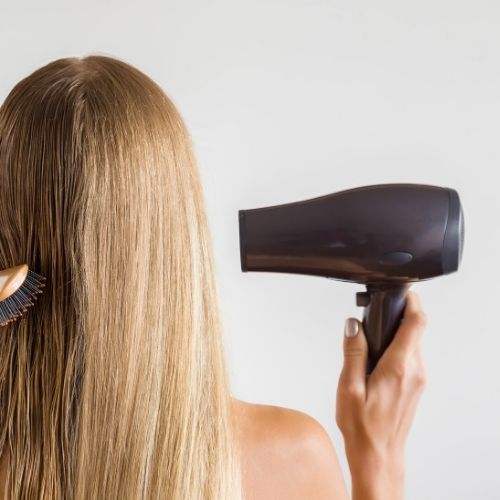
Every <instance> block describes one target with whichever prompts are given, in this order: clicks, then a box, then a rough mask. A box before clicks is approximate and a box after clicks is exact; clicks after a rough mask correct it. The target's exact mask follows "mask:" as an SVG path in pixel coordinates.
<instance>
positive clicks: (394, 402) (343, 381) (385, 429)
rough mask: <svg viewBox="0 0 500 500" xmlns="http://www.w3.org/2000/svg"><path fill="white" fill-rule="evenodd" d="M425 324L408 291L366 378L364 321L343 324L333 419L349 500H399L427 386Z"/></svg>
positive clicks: (416, 296)
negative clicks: (414, 426) (341, 448)
mask: <svg viewBox="0 0 500 500" xmlns="http://www.w3.org/2000/svg"><path fill="white" fill-rule="evenodd" d="M426 322H427V320H426V316H425V314H424V313H423V311H422V307H421V304H420V300H419V298H418V295H417V294H416V293H415V292H413V291H409V292H408V293H407V295H406V307H405V311H404V317H403V320H402V322H401V325H400V326H399V329H398V331H397V332H396V335H395V337H394V339H393V341H392V342H391V344H390V345H389V347H388V348H387V350H386V351H385V352H384V354H383V355H382V357H381V358H380V360H379V361H378V363H377V365H376V366H375V369H374V370H373V371H372V373H371V374H370V375H369V376H367V373H366V365H367V353H368V346H367V342H366V338H365V336H364V332H363V326H362V323H361V322H359V321H358V320H356V319H354V318H349V319H348V320H347V322H346V330H345V335H344V366H343V369H342V372H341V375H340V380H339V385H338V389H337V411H336V420H337V425H338V426H339V428H340V430H341V432H342V434H343V436H344V441H345V449H346V455H347V461H348V463H349V468H350V470H351V477H352V496H353V500H401V499H402V498H403V483H404V448H405V442H406V437H407V435H408V432H409V430H410V427H411V424H412V421H413V417H414V415H415V411H416V406H417V402H418V400H419V398H420V395H421V393H422V390H423V388H424V387H425V384H426V375H425V370H424V367H423V364H422V356H421V352H420V338H421V335H422V332H423V330H424V328H425V326H426Z"/></svg>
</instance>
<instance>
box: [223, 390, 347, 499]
mask: <svg viewBox="0 0 500 500" xmlns="http://www.w3.org/2000/svg"><path fill="white" fill-rule="evenodd" d="M233 407H234V411H235V415H236V417H237V421H238V422H239V424H238V425H237V429H238V430H239V433H240V442H241V444H242V446H241V450H242V472H243V491H244V492H245V495H246V500H269V499H270V498H272V499H273V500H304V499H306V498H307V499H311V500H313V499H314V500H347V499H348V498H349V496H348V494H347V490H346V487H345V483H344V479H343V477H342V472H341V469H340V466H339V462H338V460H337V455H336V453H335V450H334V447H333V444H332V442H331V439H330V437H329V435H328V433H327V432H326V430H325V429H324V428H323V426H322V425H321V424H320V423H319V422H318V421H317V420H316V419H314V418H313V417H311V416H310V415H308V414H306V413H303V412H300V411H297V410H293V409H289V408H283V407H279V406H269V405H261V404H252V403H248V402H245V401H241V400H238V399H233Z"/></svg>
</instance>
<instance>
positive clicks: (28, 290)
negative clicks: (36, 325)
mask: <svg viewBox="0 0 500 500" xmlns="http://www.w3.org/2000/svg"><path fill="white" fill-rule="evenodd" d="M44 281H45V277H44V276H41V275H40V274H37V273H35V272H34V271H32V270H31V269H28V274H27V275H26V279H25V280H24V282H23V284H22V285H21V286H20V287H19V288H18V289H17V290H16V291H15V292H14V293H13V294H12V295H11V296H10V297H8V298H6V299H5V300H2V301H0V326H4V325H7V324H8V323H10V322H11V321H14V320H16V319H18V318H19V317H20V316H22V315H23V314H24V313H25V312H26V311H27V310H28V307H30V306H32V305H33V304H34V300H36V299H37V295H38V294H40V293H42V288H43V287H44V286H45V283H44Z"/></svg>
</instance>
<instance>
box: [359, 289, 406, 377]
mask: <svg viewBox="0 0 500 500" xmlns="http://www.w3.org/2000/svg"><path fill="white" fill-rule="evenodd" d="M410 286H411V284H410V283H403V284H390V285H389V284H384V285H372V284H368V285H367V286H366V292H359V293H358V294H356V302H357V305H358V306H364V307H365V309H364V311H363V328H364V331H365V336H366V340H367V341H368V367H367V371H368V373H371V372H372V370H373V369H374V368H375V365H376V364H377V361H378V360H379V359H380V357H381V356H382V354H383V353H384V351H385V350H386V349H387V347H388V346H389V344H390V343H391V341H392V339H393V338H394V335H395V334H396V331H397V329H398V327H399V323H400V322H401V318H402V317H403V312H404V308H405V302H406V292H407V291H408V288H409V287H410Z"/></svg>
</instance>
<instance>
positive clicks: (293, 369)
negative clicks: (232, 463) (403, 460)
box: [0, 0, 500, 500]
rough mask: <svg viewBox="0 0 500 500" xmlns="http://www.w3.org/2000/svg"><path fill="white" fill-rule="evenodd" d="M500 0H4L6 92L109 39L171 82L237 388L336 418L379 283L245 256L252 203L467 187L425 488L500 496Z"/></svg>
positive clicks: (439, 314) (430, 406) (429, 335)
mask: <svg viewBox="0 0 500 500" xmlns="http://www.w3.org/2000/svg"><path fill="white" fill-rule="evenodd" d="M499 26H500V4H499V3H498V2H497V1H495V0H490V1H488V0H474V1H472V0H470V1H461V0H453V1H451V0H450V1H448V0H432V1H431V0H420V1H418V2H406V1H400V0H399V1H396V0H379V1H376V2H374V1H369V0H364V1H339V0H330V1H305V0H303V1H291V0H288V1H275V0H266V1H262V0H252V1H247V2H239V1H229V0H225V1H221V0H215V1H209V0H199V1H192V0H182V1H178V2H173V1H162V2H160V1H156V2H152V1H142V2H140V3H139V2H138V1H136V2H129V1H124V0H120V1H117V0H113V1H109V0H108V1H97V0H89V1H87V2H84V3H83V2H82V3H78V4H76V3H72V2H62V1H61V2H55V1H46V2H30V3H27V2H23V1H16V2H9V3H8V4H7V2H3V3H2V4H0V62H1V65H2V68H3V69H2V72H1V77H0V98H1V99H2V100H3V99H4V98H5V96H6V95H7V93H8V92H9V90H10V89H11V88H12V86H13V85H14V84H15V83H16V82H17V81H18V80H20V79H21V78H22V77H24V76H26V75H27V74H29V73H30V72H32V71H33V70H35V69H36V68H38V67H40V66H42V65H44V64H46V63H48V62H49V61H51V60H53V59H57V58H59V57H66V56H83V55H86V54H89V53H101V54H105V55H111V56H114V57H118V58H121V59H124V60H126V61H127V62H129V63H131V64H133V65H136V66H137V67H138V68H139V69H141V70H142V71H144V72H145V73H147V74H148V75H149V76H151V77H152V78H153V79H155V80H156V81H158V83H160V85H161V86H162V87H163V88H164V90H165V91H166V93H167V94H168V95H169V96H170V97H171V99H172V100H173V101H174V103H175V104H176V105H177V107H178V108H179V110H180V112H181V114H182V115H183V117H184V119H185V120H186V122H187V125H188V127H189V129H190V131H191V134H192V137H193V140H194V143H195V148H196V151H197V156H198V160H199V164H200V171H201V175H202V179H203V185H204V190H205V195H206V204H207V210H208V214H209V219H210V225H211V230H212V234H213V239H214V247H215V256H216V265H217V274H218V285H219V293H220V301H221V307H222V309H223V318H224V323H225V328H226V330H225V332H226V333H225V335H226V349H227V354H228V362H229V364H230V369H231V374H232V384H233V392H234V395H235V396H236V397H238V398H240V399H245V400H248V401H252V402H257V403H266V404H273V405H279V406H286V407H290V408H295V409H298V410H300V411H304V412H306V413H308V414H310V415H312V416H313V417H315V418H316V419H317V420H318V421H320V422H321V424H322V425H323V426H324V427H325V429H327V431H328V432H329V434H330V435H331V437H332V440H333V442H334V444H335V447H336V449H337V451H338V454H339V456H340V459H341V464H342V467H343V469H344V471H345V472H347V467H346V463H345V460H344V455H343V442H342V438H341V435H340V433H339V431H338V430H337V428H336V425H335V421H334V401H335V390H336V385H337V377H338V375H339V372H340V368H341V364H342V351H341V344H342V333H343V326H344V320H345V318H346V317H348V316H357V317H358V318H360V317H361V309H359V308H357V307H356V306H355V301H354V295H355V292H356V291H358V290H361V289H362V288H361V287H360V286H356V285H352V284H346V283H341V282H335V281H332V280H327V279H325V278H318V277H309V276H298V275H287V274H278V273H242V272H241V269H240V261H239V258H240V256H239V239H238V217H237V211H238V210H239V209H248V208H257V207H263V206H270V205H275V204H281V203H287V202H292V201H299V200H305V199H309V198H313V197H316V196H321V195H323V194H327V193H332V192H335V191H339V190H342V189H346V188H349V187H356V186H361V185H367V184H377V183H386V182H417V183H428V184H436V185H441V186H450V187H453V188H455V189H457V190H458V192H459V194H460V196H461V199H462V203H463V206H464V212H465V249H464V254H463V260H462V266H461V268H460V270H459V272H457V273H455V274H452V275H448V276H445V277H442V278H439V279H435V280H432V281H428V282H426V283H420V284H418V285H416V286H415V287H414V289H415V290H416V291H417V292H419V294H420V297H421V299H422V302H423V304H424V308H425V310H426V313H427V315H428V317H429V325H428V328H427V330H426V333H425V337H424V355H425V360H426V366H427V369H428V372H429V385H428V388H427V390H426V391H425V393H424V395H423V397H422V399H421V402H420V406H419V409H418V412H417V415H416V418H415V424H414V427H413V429H412V433H411V435H410V437H409V441H408V448H407V468H408V472H407V495H406V498H407V499H408V500H421V499H429V500H446V499H450V500H470V499H481V500H494V499H499V498H500V473H499V467H500V459H499V456H500V373H499V371H500V364H499V350H500V331H499V328H498V325H497V318H498V313H497V311H498V308H499V307H500V304H499V299H500V293H499V290H500V285H499V278H500V273H499V262H498V260H499V259H498V256H499V246H500V237H499V234H500V231H499V228H498V215H499V214H500V202H499V186H498V181H499V178H500V176H499V175H498V169H499V167H500V135H499V133H500V28H499Z"/></svg>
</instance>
